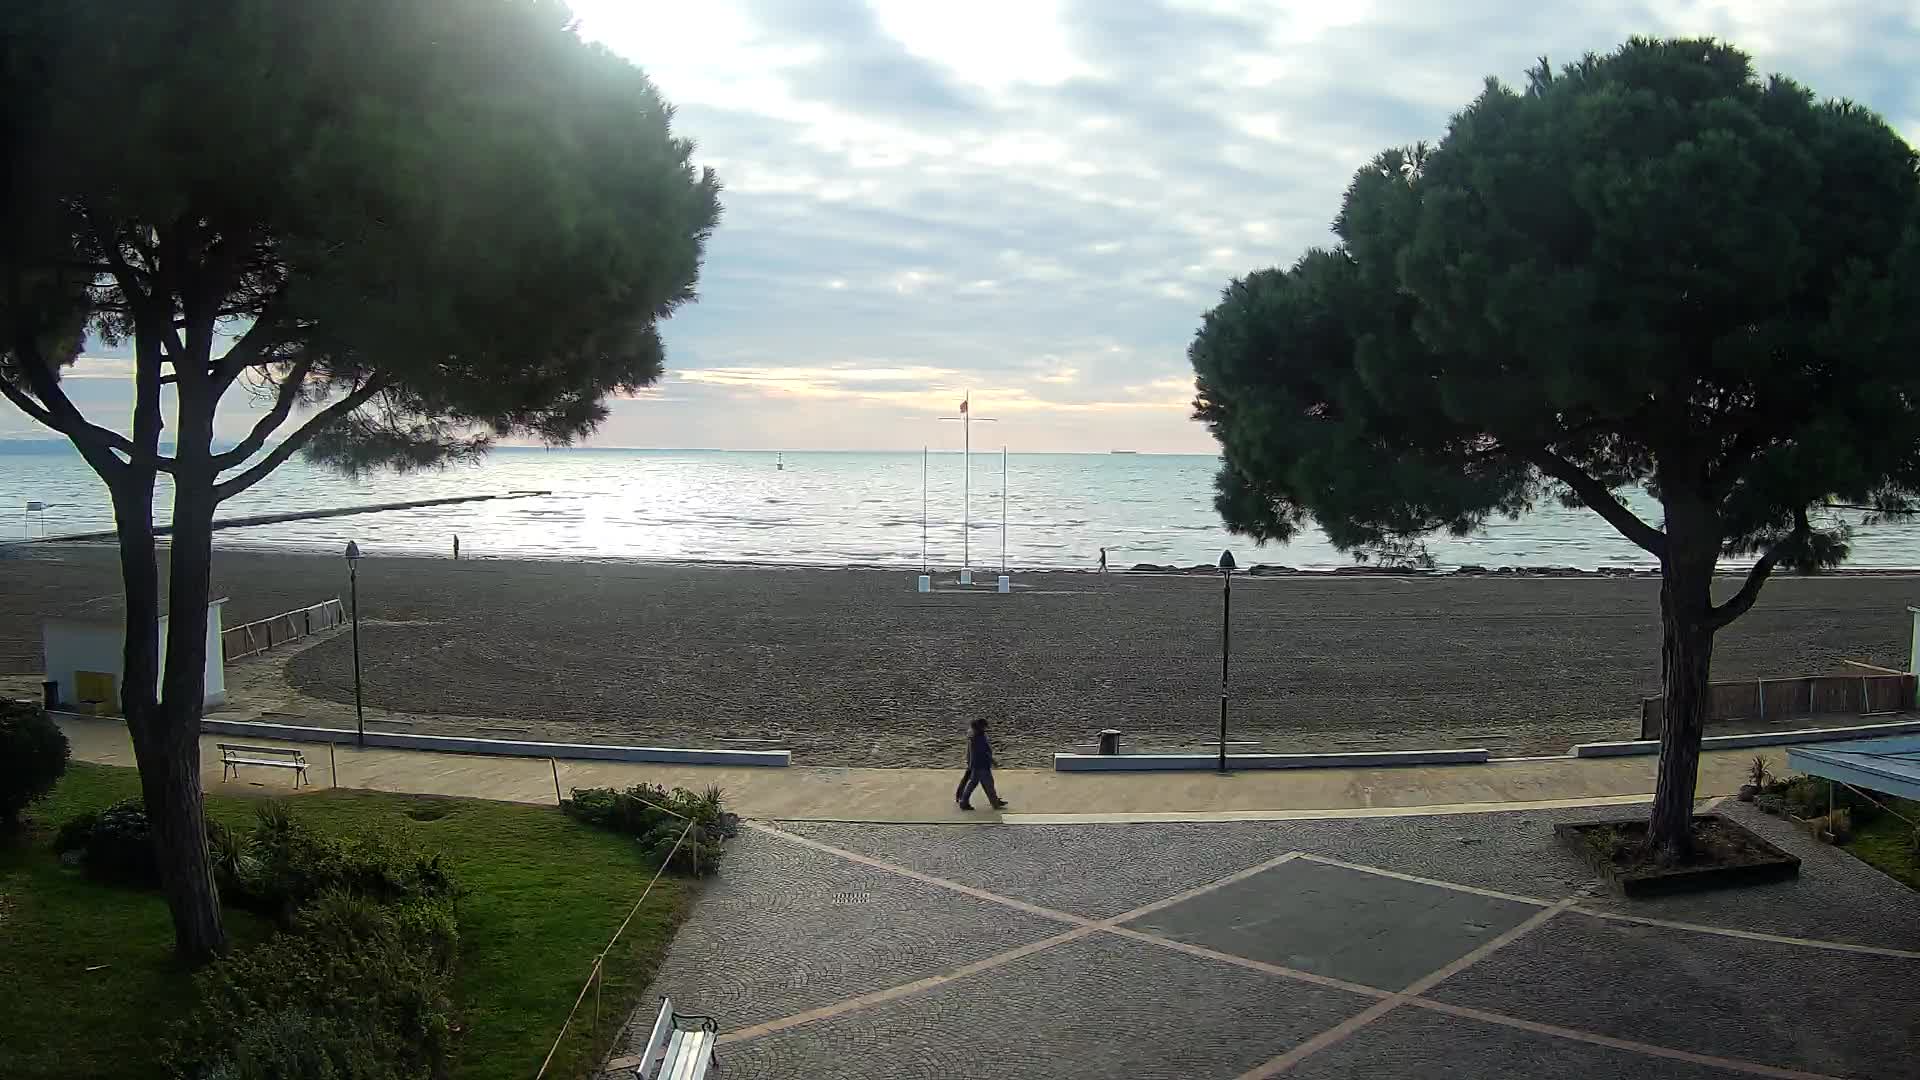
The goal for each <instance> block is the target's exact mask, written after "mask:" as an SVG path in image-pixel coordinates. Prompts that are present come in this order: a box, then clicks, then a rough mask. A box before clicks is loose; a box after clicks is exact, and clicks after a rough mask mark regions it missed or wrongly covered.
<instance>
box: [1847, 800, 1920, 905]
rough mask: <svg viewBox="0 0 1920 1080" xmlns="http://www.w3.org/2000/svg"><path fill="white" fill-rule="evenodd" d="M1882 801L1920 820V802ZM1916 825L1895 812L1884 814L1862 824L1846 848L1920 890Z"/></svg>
mask: <svg viewBox="0 0 1920 1080" xmlns="http://www.w3.org/2000/svg"><path fill="white" fill-rule="evenodd" d="M1881 801H1882V802H1884V803H1886V804H1887V806H1889V807H1891V808H1892V809H1894V810H1896V811H1898V812H1899V814H1901V815H1904V816H1905V817H1906V818H1908V819H1909V820H1911V821H1920V803H1916V802H1910V801H1908V800H1906V799H1894V798H1883V799H1882V800H1881ZM1913 828H1914V827H1913V826H1912V825H1910V824H1908V822H1906V821H1902V820H1900V818H1899V817H1897V816H1895V815H1894V814H1881V815H1880V816H1879V817H1877V818H1875V819H1873V821H1871V822H1869V823H1867V824H1865V825H1861V826H1858V827H1856V828H1855V829H1854V831H1853V839H1852V840H1849V841H1847V844H1846V849H1847V850H1848V851H1850V852H1852V853H1853V854H1854V855H1855V856H1856V857H1858V858H1859V859H1860V860H1861V861H1862V862H1865V863H1869V864H1871V865H1873V866H1876V867H1879V868H1880V869H1881V870H1882V871H1884V872H1885V873H1886V874H1887V875H1888V876H1890V877H1893V878H1895V879H1897V880H1899V881H1903V882H1906V884H1907V885H1908V886H1909V887H1911V888H1915V889H1920V859H1916V858H1915V857H1914V851H1913Z"/></svg>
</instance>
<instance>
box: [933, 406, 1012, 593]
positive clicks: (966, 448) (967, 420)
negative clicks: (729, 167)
mask: <svg viewBox="0 0 1920 1080" xmlns="http://www.w3.org/2000/svg"><path fill="white" fill-rule="evenodd" d="M940 419H942V420H958V421H960V428H961V436H960V439H961V443H960V447H961V449H960V458H961V462H962V468H963V471H962V472H961V474H960V475H961V480H960V501H961V502H962V503H963V504H964V505H963V506H962V507H961V512H960V583H961V584H962V585H971V584H973V419H974V417H973V394H972V393H968V394H967V395H966V396H965V397H963V398H961V399H960V415H959V416H942V417H940ZM996 419H998V418H997V417H992V416H983V417H980V420H981V422H983V423H990V422H992V421H994V420H996ZM922 516H923V517H924V511H923V513H922ZM1002 516H1004V514H1003V515H1002ZM1003 546H1004V545H1003Z"/></svg>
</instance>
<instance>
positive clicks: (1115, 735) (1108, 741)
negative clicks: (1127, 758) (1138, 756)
mask: <svg viewBox="0 0 1920 1080" xmlns="http://www.w3.org/2000/svg"><path fill="white" fill-rule="evenodd" d="M1100 752H1101V753H1102V754H1117V753H1119V752H1120V732H1119V730H1118V729H1117V728H1108V729H1107V730H1105V731H1102V732H1101V733H1100Z"/></svg>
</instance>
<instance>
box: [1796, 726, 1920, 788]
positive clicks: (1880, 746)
mask: <svg viewBox="0 0 1920 1080" xmlns="http://www.w3.org/2000/svg"><path fill="white" fill-rule="evenodd" d="M1787 766H1788V767H1789V768H1791V769H1794V770H1797V771H1799V772H1803V773H1807V774H1809V775H1811V776H1819V777H1824V778H1826V779H1828V780H1836V781H1839V782H1840V783H1842V784H1850V785H1852V786H1854V787H1857V788H1864V789H1866V790H1868V791H1879V792H1884V793H1885V794H1888V795H1898V796H1899V797H1900V798H1903V799H1913V800H1915V801H1920V735H1888V736H1885V737H1883V738H1879V739H1854V740H1852V741H1850V742H1837V743H1826V744H1824V745H1820V746H1795V747H1791V748H1789V749H1788V750H1787Z"/></svg>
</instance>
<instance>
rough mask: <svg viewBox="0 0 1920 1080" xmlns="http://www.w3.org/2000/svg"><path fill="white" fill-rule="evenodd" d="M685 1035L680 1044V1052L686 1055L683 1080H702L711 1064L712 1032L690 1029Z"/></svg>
mask: <svg viewBox="0 0 1920 1080" xmlns="http://www.w3.org/2000/svg"><path fill="white" fill-rule="evenodd" d="M687 1036H688V1037H687V1039H686V1040H685V1041H684V1042H682V1043H681V1045H680V1052H681V1053H683V1054H685V1055H686V1056H687V1066H686V1072H685V1073H684V1074H683V1080H703V1078H704V1077H705V1076H706V1075H707V1069H708V1068H709V1067H710V1066H712V1064H713V1032H711V1031H690V1032H688V1033H687Z"/></svg>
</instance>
